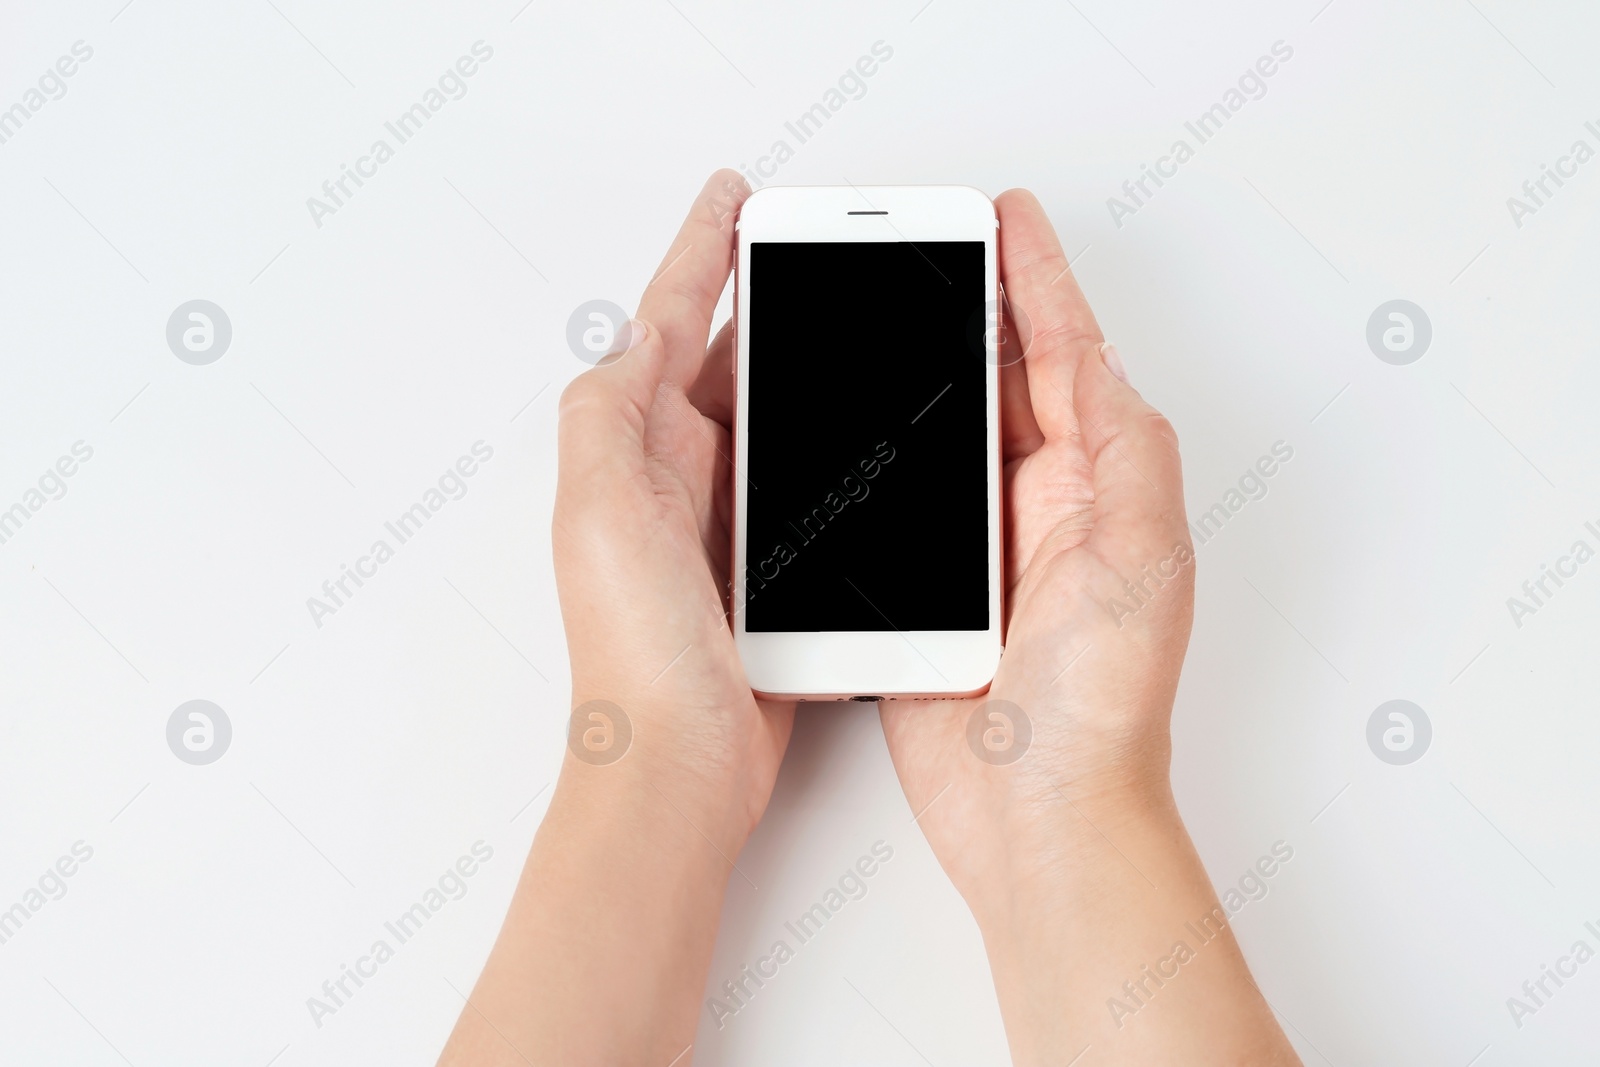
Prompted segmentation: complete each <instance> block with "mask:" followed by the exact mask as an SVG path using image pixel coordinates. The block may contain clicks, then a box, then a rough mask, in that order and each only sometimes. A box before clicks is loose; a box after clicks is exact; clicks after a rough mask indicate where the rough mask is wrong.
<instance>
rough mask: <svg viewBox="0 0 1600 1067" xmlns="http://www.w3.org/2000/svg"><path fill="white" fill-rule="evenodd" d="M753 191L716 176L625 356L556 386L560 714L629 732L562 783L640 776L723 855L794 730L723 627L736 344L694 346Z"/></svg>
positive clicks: (608, 783)
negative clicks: (563, 685)
mask: <svg viewBox="0 0 1600 1067" xmlns="http://www.w3.org/2000/svg"><path fill="white" fill-rule="evenodd" d="M748 192H749V190H748V187H747V186H746V185H745V183H744V180H743V179H742V178H740V177H739V176H738V174H737V173H736V172H734V171H728V170H724V171H719V172H718V173H717V174H714V175H712V177H711V179H710V180H709V181H708V182H707V183H706V186H705V188H704V189H703V190H702V192H701V195H700V196H699V197H698V198H697V199H696V201H695V205H694V207H693V209H692V210H691V211H690V213H689V216H688V218H687V219H686V220H685V222H684V224H683V228H682V230H681V231H680V232H679V234H678V236H677V238H676V240H674V241H673V243H672V246H671V247H670V248H669V249H668V250H667V254H666V256H665V257H663V259H662V265H661V268H660V269H659V271H658V272H657V274H656V277H655V278H654V279H653V280H652V281H651V283H650V285H649V287H648V288H647V289H646V290H645V294H644V297H643V299H642V300H641V301H640V304H639V316H638V318H637V319H635V320H634V321H633V322H632V323H630V324H629V326H628V327H627V328H625V329H624V330H622V331H619V334H618V344H617V346H615V347H621V346H622V345H624V344H626V345H627V346H628V347H627V349H626V352H625V353H624V354H622V355H620V356H618V357H614V358H608V359H607V360H603V361H602V363H601V365H600V366H597V367H596V368H595V369H594V370H591V371H588V372H586V373H585V374H583V375H581V376H580V377H578V378H577V379H576V380H574V381H573V382H572V384H571V385H570V386H568V387H567V390H566V393H565V394H564V395H563V396H562V400H561V439H560V457H561V465H560V479H559V482H558V486H557V491H556V505H555V519H554V537H553V546H554V555H555V566H556V582H557V587H558V590H559V594H560V599H561V614H562V618H563V620H564V622H565V624H566V632H567V646H568V651H569V655H570V658H571V662H572V702H573V705H574V707H577V708H579V709H581V708H582V706H583V705H584V704H585V703H586V702H588V701H592V700H602V701H607V702H609V703H612V704H615V705H616V706H617V707H619V708H621V709H622V710H623V712H624V713H625V714H626V715H627V716H628V719H629V720H630V722H631V725H632V730H633V738H632V750H631V751H630V752H629V753H628V754H627V757H626V758H625V759H624V760H622V761H621V762H619V763H617V764H614V765H608V766H604V767H599V768H591V767H588V766H586V765H585V764H584V762H583V761H582V760H579V759H576V758H575V757H574V756H572V755H571V754H569V756H568V758H567V761H566V766H565V767H564V768H563V771H562V785H563V787H570V788H580V787H586V786H590V785H593V786H594V787H596V788H601V789H607V788H611V787H613V786H615V785H616V784H617V783H616V781H615V779H617V778H621V777H624V776H628V777H634V776H645V777H647V778H649V780H650V782H651V784H652V787H653V788H656V789H659V790H660V791H661V793H662V794H663V796H664V797H665V799H667V800H668V801H670V802H671V803H673V804H676V805H678V806H680V807H682V808H683V809H684V810H685V814H686V815H687V816H688V817H689V818H691V819H694V820H695V821H696V822H697V825H701V828H702V829H703V830H704V831H705V832H706V833H707V834H708V835H711V836H712V837H713V838H715V839H716V843H717V845H718V847H720V848H724V849H725V850H728V851H729V854H730V855H733V854H736V853H737V850H738V848H739V847H740V846H742V845H743V843H744V838H745V837H746V836H748V834H749V832H750V830H751V829H753V828H754V826H755V824H756V822H757V821H758V820H759V819H760V817H761V813H762V811H763V810H764V808H765V806H766V802H767V798H768V796H769V795H770V794H771V792H772V785H773V781H774V780H775V778H776V776H777V771H778V765H779V763H780V762H781V760H782V758H783V751H784V748H785V746H786V744H787V742H788V737H789V731H790V727H791V725H792V723H793V716H794V704H793V703H792V702H790V703H776V702H767V701H759V702H758V701H757V700H756V699H755V698H754V697H753V696H752V695H751V692H750V686H749V684H748V683H747V682H746V680H745V675H744V667H743V664H742V663H741V662H740V659H739V654H738V650H737V649H736V648H735V647H734V643H733V637H732V633H731V631H730V628H729V626H728V622H727V600H726V590H727V576H728V574H729V564H728V556H729V549H730V533H729V531H730V527H731V513H732V500H731V492H732V462H731V459H730V456H731V454H732V448H733V446H732V444H731V441H730V434H729V423H730V421H731V413H732V406H733V404H732V389H733V378H732V367H731V363H730V360H731V358H732V352H731V338H732V334H731V331H730V330H729V329H727V328H724V329H723V330H722V331H721V332H720V333H719V334H718V335H717V338H716V341H715V342H714V343H713V344H712V346H711V348H710V350H709V351H708V350H707V345H706V340H707V335H708V333H709V331H710V326H711V316H712V314H713V312H714V311H715V309H716V304H717V299H718V297H719V296H720V294H721V292H722V288H723V286H724V284H725V283H726V281H727V278H728V273H729V271H730V269H731V267H732V262H733V237H734V231H733V219H734V214H735V212H736V210H737V208H738V206H739V204H741V203H742V202H743V200H744V198H745V197H746V196H747V195H748ZM583 725H585V724H584V722H583V718H582V716H580V719H579V726H580V728H581V727H582V726H583ZM597 772H599V773H597ZM702 819H703V820H705V825H702V824H701V823H700V820H702Z"/></svg>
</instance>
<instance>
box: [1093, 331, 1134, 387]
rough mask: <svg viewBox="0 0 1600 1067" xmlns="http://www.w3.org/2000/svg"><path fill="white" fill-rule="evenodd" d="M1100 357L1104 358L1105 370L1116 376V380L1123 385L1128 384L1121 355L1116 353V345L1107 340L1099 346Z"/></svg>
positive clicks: (1126, 372)
mask: <svg viewBox="0 0 1600 1067" xmlns="http://www.w3.org/2000/svg"><path fill="white" fill-rule="evenodd" d="M1100 358H1101V359H1103V360H1105V363H1106V370H1108V371H1110V372H1111V373H1112V374H1114V375H1116V376H1117V380H1118V381H1119V382H1121V383H1122V384H1124V385H1127V384H1128V371H1127V368H1125V367H1124V366H1123V365H1122V357H1121V356H1120V355H1118V354H1117V346H1116V345H1114V344H1111V343H1109V342H1107V343H1105V344H1102V345H1101V346H1100Z"/></svg>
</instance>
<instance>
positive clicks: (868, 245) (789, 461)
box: [732, 186, 1002, 700]
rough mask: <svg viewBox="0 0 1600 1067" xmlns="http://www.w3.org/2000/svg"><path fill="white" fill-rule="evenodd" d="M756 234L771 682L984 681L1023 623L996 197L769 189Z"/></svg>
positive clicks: (757, 495) (809, 686) (738, 408)
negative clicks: (1008, 498) (1012, 592)
mask: <svg viewBox="0 0 1600 1067" xmlns="http://www.w3.org/2000/svg"><path fill="white" fill-rule="evenodd" d="M737 230H738V259H737V268H736V274H735V288H734V322H735V331H736V333H735V351H736V356H735V359H734V374H735V386H734V393H735V414H734V448H735V455H734V468H735V470H734V522H733V531H734V532H733V552H732V570H733V573H732V612H733V625H734V637H735V641H736V642H737V645H738V648H739V651H740V654H741V656H742V657H743V660H744V666H745V672H746V674H747V676H748V678H749V681H750V687H751V689H753V690H754V691H755V692H756V693H757V694H758V695H760V696H765V697H772V698H778V699H784V698H791V699H792V698H804V699H809V700H851V699H855V700H873V699H877V698H880V697H902V698H904V697H924V698H931V697H948V696H976V695H978V694H980V693H983V692H984V691H986V690H987V689H988V686H989V683H990V681H991V680H992V679H993V678H994V673H995V669H996V667H997V666H998V665H999V662H1000V650H1001V618H1002V616H1001V611H1002V606H1001V570H1000V551H1001V547H1000V546H1001V529H1000V518H1001V505H1000V376H999V353H998V340H999V330H1000V318H999V313H1000V305H999V291H998V290H999V285H998V269H997V265H996V248H997V232H998V222H997V220H996V217H995V211H994V204H993V203H992V202H991V201H990V200H989V198H988V197H986V196H984V195H983V194H982V193H980V192H978V191H977V190H976V189H971V188H968V187H965V186H879V187H861V188H856V187H852V186H842V187H837V188H835V187H770V188H765V189H761V190H759V191H758V192H756V193H754V194H753V195H752V196H751V197H750V198H749V199H748V200H746V201H745V203H744V206H743V207H742V208H741V210H740V212H739V217H738V223H737Z"/></svg>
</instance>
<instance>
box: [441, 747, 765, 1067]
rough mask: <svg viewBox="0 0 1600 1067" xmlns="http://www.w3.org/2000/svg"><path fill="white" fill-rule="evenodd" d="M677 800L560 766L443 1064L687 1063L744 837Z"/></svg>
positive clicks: (607, 772)
mask: <svg viewBox="0 0 1600 1067" xmlns="http://www.w3.org/2000/svg"><path fill="white" fill-rule="evenodd" d="M602 776H604V777H603V778H602ZM601 787H603V788H601ZM662 788H664V789H667V790H668V791H669V792H670V791H671V786H670V784H667V785H664V786H662ZM674 803H677V804H678V805H679V807H674ZM686 803H687V802H686V801H685V800H684V798H681V797H679V798H675V800H673V801H669V799H668V798H667V797H666V796H664V795H663V794H662V793H661V792H659V791H658V789H657V787H656V786H655V785H654V784H652V781H651V779H650V777H649V776H648V774H647V773H645V772H644V771H643V770H642V769H641V768H638V767H633V768H626V769H624V767H623V765H622V764H618V765H615V766H611V767H587V766H577V767H571V766H569V768H568V770H567V771H566V772H564V773H563V777H562V781H561V783H560V785H559V786H558V788H557V792H556V796H555V797H554V799H553V800H552V802H551V807H550V811H549V813H548V814H547V815H546V818H545V821H544V823H543V824H542V825H541V827H540V829H539V833H538V836H537V837H536V838H535V840H534V845H533V848H532V850H531V852H530V853H529V856H528V862H527V864H526V866H525V867H524V869H523V872H522V878H521V881H520V882H519V884H518V886H517V890H516V895H515V897H514V899H513V901H512V904H511V909H510V912H509V914H508V915H507V917H506V922H505V925H504V927H503V928H502V929H501V932H500V936H499V938H498V940H497V941H496V943H495V946H494V949H493V951H492V953H491V954H490V957H489V960H488V963H487V964H486V965H485V967H484V971H483V975H482V977H481V978H480V979H479V981H478V984H477V987H476V989H475V990H474V991H473V993H472V996H471V1003H470V1005H469V1006H468V1007H467V1009H466V1010H465V1011H463V1013H462V1016H461V1020H460V1022H459V1023H458V1024H457V1026H456V1030H455V1033H454V1034H453V1035H452V1037H451V1040H450V1043H449V1045H448V1046H447V1047H446V1049H445V1051H444V1054H443V1055H442V1057H441V1059H440V1063H441V1065H442V1067H468V1065H471V1067H489V1065H493V1067H500V1065H505V1067H512V1065H516V1067H527V1065H528V1064H533V1065H536V1067H544V1065H546V1064H550V1065H561V1067H586V1065H589V1064H608V1065H610V1064H619V1063H649V1064H656V1065H658V1067H666V1065H667V1064H669V1063H672V1064H675V1067H686V1065H687V1064H688V1063H689V1061H690V1057H689V1056H683V1057H682V1058H681V1059H679V1058H678V1057H679V1055H680V1053H682V1052H683V1051H684V1049H685V1047H686V1046H688V1045H689V1044H690V1042H692V1041H693V1040H694V1032H695V1027H696V1020H697V1016H698V1009H699V1004H700V998H701V995H702V993H703V991H704V988H705V980H706V972H707V970H708V968H709V967H710V961H711V952H712V949H713V947H714V944H715V940H716V926H717V919H718V916H719V914H720V911H721V906H722V897H723V892H724V890H725V888H726V886H727V878H728V874H729V873H730V871H731V867H730V866H729V860H727V859H724V857H723V855H722V854H720V853H719V851H718V850H719V849H720V850H721V851H722V852H725V853H727V854H728V855H729V856H736V855H737V845H738V844H739V842H736V841H733V840H731V839H730V840H720V839H719V837H721V836H722V835H719V834H718V831H717V829H716V827H717V825H718V816H717V813H712V812H700V811H695V812H685V811H682V810H681V808H682V807H683V806H684V805H685V804H686ZM691 819H695V820H696V821H698V822H699V823H700V825H701V826H703V827H704V828H705V830H706V832H707V833H709V834H710V835H711V837H712V840H708V839H707V838H706V837H705V836H702V835H701V832H700V831H699V830H697V829H696V828H695V826H694V825H692V824H691V821H690V820H691ZM712 841H715V842H716V843H715V845H713V843H712Z"/></svg>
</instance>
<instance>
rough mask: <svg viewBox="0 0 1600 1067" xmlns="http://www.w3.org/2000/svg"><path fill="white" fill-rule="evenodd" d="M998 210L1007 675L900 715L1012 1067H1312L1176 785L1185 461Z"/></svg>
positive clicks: (1186, 611)
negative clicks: (1224, 902) (1266, 990)
mask: <svg viewBox="0 0 1600 1067" xmlns="http://www.w3.org/2000/svg"><path fill="white" fill-rule="evenodd" d="M995 206H996V208H997V210H998V212H999V217H1000V254H1001V260H1000V270H1001V278H1002V282H1003V284H1004V285H1005V290H1006V294H1007V296H1008V298H1009V300H1010V305H1011V309H1012V313H1013V317H1014V318H1015V319H1017V320H1019V321H1018V326H1019V327H1020V328H1017V329H1013V330H1012V331H1011V332H1010V336H1009V337H1008V338H1007V341H1008V342H1009V343H1008V345H1007V347H1008V348H1009V349H1010V351H1003V352H1002V356H1001V362H1002V372H1001V374H1002V379H1001V395H1002V422H1003V428H1002V433H1003V441H1004V455H1005V506H1006V513H1005V526H1006V546H1005V550H1006V551H1005V555H1006V568H1005V574H1006V579H1005V580H1006V603H1007V607H1008V611H1009V617H1008V619H1007V624H1006V642H1005V653H1004V655H1003V656H1002V658H1001V662H1000V666H999V669H998V671H997V672H996V674H995V678H994V683H993V685H992V687H991V688H990V690H989V692H988V694H987V695H986V696H983V697H979V698H976V699H971V700H950V701H935V702H913V701H885V702H884V703H883V705H882V708H881V714H882V719H883V728H884V735H885V737H886V738H887V740H888V745H889V752H890V755H891V756H892V757H893V759H894V764H895V769H896V770H897V772H898V773H899V775H900V781H901V785H902V786H903V787H904V789H905V792H906V797H907V799H908V800H909V801H910V804H911V807H912V809H913V811H915V812H916V813H917V821H918V822H919V823H920V824H921V826H922V829H923V832H924V834H925V835H926V836H927V839H928V843H929V844H930V845H931V846H932V848H933V851H934V853H935V855H937V856H938V858H939V861H940V863H941V864H942V865H943V867H944V869H945V871H946V872H947V873H948V874H949V875H950V878H951V880H952V881H953V882H954V883H955V886H956V888H957V889H958V890H959V891H960V892H961V894H962V895H963V896H964V897H965V898H966V901H967V903H968V906H969V907H970V908H971V909H972V912H973V915H974V917H975V918H976V919H977V922H978V926H979V929H980V930H981V931H982V933H983V937H984V944H985V947H986V948H987V950H988V954H989V963H990V968H991V971H992V973H993V975H994V980H995V988H996V991H997V993H998V995H999V1000H1000V1008H1001V1014H1002V1016H1003V1017H1004V1019H1005V1024H1006V1035H1007V1039H1008V1041H1009V1043H1010V1046H1011V1054H1012V1058H1013V1061H1014V1062H1015V1063H1018V1064H1024V1065H1032V1064H1041V1063H1065V1062H1069V1061H1071V1062H1076V1061H1077V1059H1078V1057H1080V1056H1082V1055H1083V1054H1084V1053H1085V1052H1087V1051H1088V1050H1089V1049H1090V1048H1091V1047H1092V1048H1094V1049H1095V1050H1096V1052H1095V1055H1094V1059H1093V1061H1092V1062H1096V1063H1111V1062H1117V1063H1130V1064H1134V1063H1137V1064H1146V1063H1180V1062H1181V1063H1185V1064H1202V1063H1216V1064H1237V1063H1262V1064H1267V1063H1271V1064H1293V1063H1297V1062H1298V1061H1297V1060H1296V1058H1295V1055H1294V1051H1293V1049H1292V1048H1291V1047H1290V1046H1289V1044H1288V1042H1287V1040H1286V1039H1285V1038H1284V1036H1283V1033H1282V1031H1281V1030H1280V1029H1279V1027H1278V1026H1277V1023H1276V1021H1275V1020H1274V1019H1273V1017H1272V1014H1271V1010H1270V1008H1269V1007H1268V1005H1267V1003H1266V1001H1265V999H1264V998H1263V997H1262V996H1261V993H1260V990H1259V989H1258V988H1257V987H1256V985H1255V983H1254V981H1253V979H1252V978H1251V976H1250V972H1249V969H1248V967H1247V966H1246V964H1245V962H1244V957H1243V955H1242V954H1241V953H1240V951H1239V948H1238V945H1237V943H1236V942H1235V940H1234V938H1233V934H1232V930H1231V929H1230V928H1228V926H1227V924H1226V915H1227V913H1226V912H1225V911H1223V909H1221V908H1220V907H1219V906H1218V904H1217V898H1216V894H1215V891H1214V890H1213V889H1212V887H1211V884H1210V881H1209V880H1208V878H1207V876H1206V872H1205V868H1204V867H1203V866H1202V864H1201V863H1200V858H1199V856H1198V854H1197V853H1196V852H1195V849H1194V846H1193V844H1192V843H1191V842H1190V840H1189V837H1188V833H1187V832H1186V831H1185V829H1184V827H1183V822H1182V820H1181V819H1180V818H1179V816H1178V812H1177V808H1176V805H1175V804H1174V803H1173V799H1172V793H1171V787H1170V784H1169V780H1168V770H1169V763H1170V755H1171V739H1170V734H1169V725H1170V719H1171V713H1172V702H1173V698H1174V695H1175V693H1176V690H1177V684H1178V674H1179V669H1180V667H1181V666H1182V663H1183V654H1184V649H1185V647H1186V646H1187V644H1188V640H1189V628H1190V622H1191V619H1192V614H1193V591H1194V566H1193V562H1194V557H1193V549H1192V547H1191V544H1190V539H1189V534H1188V529H1187V524H1186V522H1185V520H1184V508H1183V479H1182V472H1181V469H1180V466H1179V459H1178V445H1177V438H1176V436H1175V435H1174V433H1173V431H1172V427H1171V426H1170V425H1169V424H1168V423H1167V421H1166V420H1165V419H1164V418H1162V417H1161V415H1160V414H1159V413H1158V412H1157V411H1156V410H1155V409H1154V408H1152V407H1151V406H1150V405H1149V404H1147V403H1145V401H1144V400H1143V399H1142V398H1141V397H1140V396H1139V394H1138V393H1137V392H1136V391H1135V390H1134V389H1133V388H1131V387H1130V386H1129V384H1128V383H1127V382H1126V381H1125V380H1124V376H1123V373H1122V365H1121V362H1120V360H1119V359H1118V357H1117V355H1116V353H1115V350H1114V349H1111V348H1109V347H1106V346H1104V344H1103V342H1104V338H1103V337H1102V336H1101V333H1100V328H1099V326H1098V325H1097V324H1096V323H1095V320H1094V315H1093V313H1092V312H1091V311H1090V310H1089V306H1088V303H1087V302H1086V301H1085V300H1084V298H1083V294H1082V293H1081V292H1080V291H1079V289H1078V286H1077V284H1076V282H1075V281H1074V280H1073V278H1072V276H1071V271H1070V269H1069V268H1068V264H1067V260H1066V257H1065V256H1064V255H1063V254H1062V251H1061V246H1060V243H1059V242H1058V241H1057V239H1056V235H1055V232H1054V230H1053V229H1052V228H1051V225H1050V222H1049V219H1048V218H1047V217H1046V216H1045V214H1044V211H1043V209H1042V208H1041V207H1040V206H1039V203H1038V201H1037V200H1035V199H1034V197H1033V196H1032V195H1031V194H1029V193H1026V192H1022V191H1012V192H1009V193H1005V194H1003V195H1002V196H1000V197H999V198H998V200H997V201H996V203H995ZM1018 349H1021V350H1022V351H1021V352H1018V351H1017V350H1018ZM1019 356H1020V359H1019V358H1018V357H1019ZM975 716H976V723H975V724H974V717H975ZM1024 723H1026V725H1024ZM1007 728H1009V729H1011V730H1012V731H1014V733H1013V737H1012V745H1011V746H1007V745H1006V744H1004V743H1003V742H1004V740H1005V738H1004V736H1003V735H1004V732H1005V730H1006V729H1007ZM1029 728H1031V735H1032V736H1031V739H1030V740H1029V743H1028V744H1027V747H1026V748H1023V747H1022V744H1021V741H1022V739H1024V738H1025V737H1026V734H1027V733H1028V732H1029ZM989 730H995V731H998V732H999V734H998V736H999V739H1000V740H1001V741H1002V744H1000V745H999V746H997V748H995V749H991V748H990V747H988V746H986V745H985V744H984V743H983V739H984V735H985V732H986V731H989ZM1195 923H1199V924H1200V926H1199V927H1196V926H1195V925H1194V924H1195ZM1201 928H1204V929H1206V930H1210V931H1215V932H1214V933H1209V934H1208V935H1207V936H1206V939H1205V940H1204V941H1201V940H1200V939H1199V938H1198V937H1197V936H1196V935H1195V934H1194V933H1193V932H1192V931H1194V930H1196V929H1201ZM1189 942H1193V944H1192V945H1191V944H1189ZM1180 945H1182V946H1183V951H1182V952H1181V953H1180V952H1179V951H1178V949H1179V946H1180ZM1175 959H1176V960H1179V961H1180V963H1181V964H1182V970H1181V971H1180V970H1179V969H1178V966H1179V964H1175V963H1173V960H1175ZM1152 964H1153V965H1154V966H1155V968H1156V970H1157V971H1159V972H1161V973H1166V972H1165V970H1163V968H1168V969H1171V971H1172V973H1170V974H1167V975H1166V979H1167V980H1166V981H1163V980H1162V979H1161V978H1160V977H1159V976H1153V975H1152V974H1151V972H1150V969H1149V968H1150V965H1152ZM1179 974H1182V975H1183V977H1182V978H1179V977H1178V975H1179ZM1136 983H1140V984H1136ZM1147 1008H1149V1009H1153V1010H1150V1011H1148V1012H1147V1011H1146V1009H1147ZM1136 1013H1137V1014H1138V1019H1137V1021H1130V1017H1131V1016H1133V1015H1134V1014H1136Z"/></svg>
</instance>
